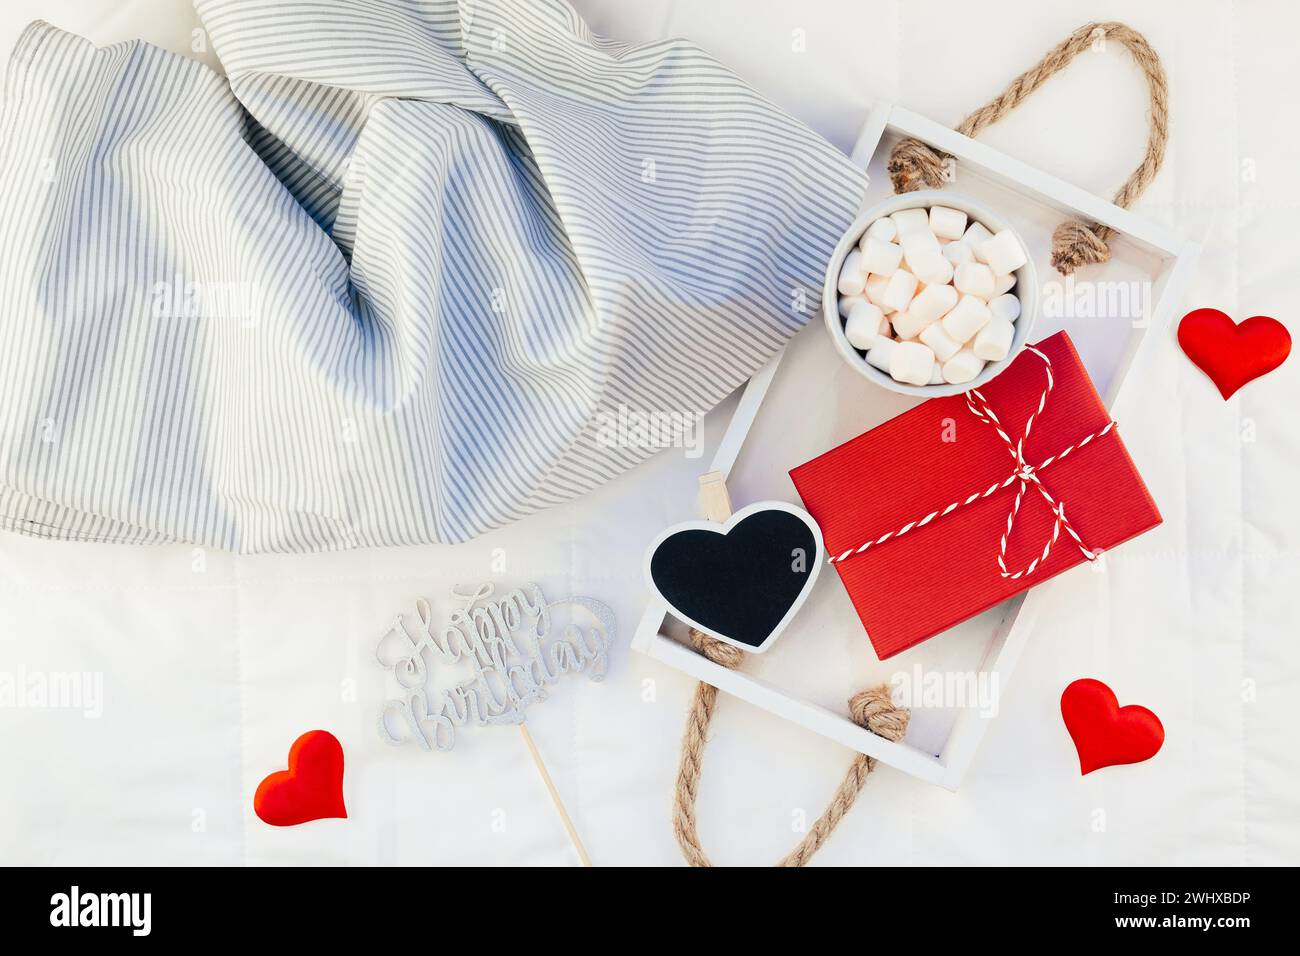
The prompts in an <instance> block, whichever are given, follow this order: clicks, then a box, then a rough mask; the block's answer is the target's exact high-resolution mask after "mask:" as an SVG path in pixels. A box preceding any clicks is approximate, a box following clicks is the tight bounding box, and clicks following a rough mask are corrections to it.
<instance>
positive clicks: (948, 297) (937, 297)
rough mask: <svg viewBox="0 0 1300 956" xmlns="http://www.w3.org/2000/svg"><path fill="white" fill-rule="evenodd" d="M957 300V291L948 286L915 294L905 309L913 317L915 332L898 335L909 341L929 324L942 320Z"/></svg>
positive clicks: (930, 286) (927, 287)
mask: <svg viewBox="0 0 1300 956" xmlns="http://www.w3.org/2000/svg"><path fill="white" fill-rule="evenodd" d="M958 298H959V297H958V295H957V290H956V289H954V288H953V287H952V286H950V285H928V286H926V287H925V288H924V289H922V290H921V291H920V292H918V293H917V294H916V296H915V297H914V298H913V299H912V304H911V305H909V306H908V307H907V311H908V312H910V313H911V314H912V315H913V316H915V321H916V332H911V333H909V334H904V333H902V332H899V333H898V334H899V335H901V336H902V337H903V338H905V339H910V338H911V337H912V336H913V335H916V334H917V333H918V332H920V331H921V329H923V328H925V327H926V326H927V325H929V324H930V323H931V322H937V321H939V319H941V318H943V317H944V316H945V315H946V314H947V313H948V312H949V311H950V310H951V309H952V307H953V306H954V305H956V304H957V299H958ZM894 327H895V328H897V327H898V324H897V323H895V325H894Z"/></svg>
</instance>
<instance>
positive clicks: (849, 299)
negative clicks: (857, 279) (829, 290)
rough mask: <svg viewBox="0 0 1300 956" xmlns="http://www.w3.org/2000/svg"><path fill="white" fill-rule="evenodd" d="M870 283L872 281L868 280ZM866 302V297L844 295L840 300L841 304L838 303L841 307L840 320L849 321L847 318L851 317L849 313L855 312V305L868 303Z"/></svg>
mask: <svg viewBox="0 0 1300 956" xmlns="http://www.w3.org/2000/svg"><path fill="white" fill-rule="evenodd" d="M868 281H870V280H868ZM866 301H867V297H866V296H864V295H842V296H840V300H839V302H838V303H837V305H838V307H839V310H840V318H841V319H847V318H848V317H849V313H850V312H852V311H853V307H854V306H855V305H857V304H858V303H859V302H866Z"/></svg>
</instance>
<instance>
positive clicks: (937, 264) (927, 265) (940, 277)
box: [908, 252, 952, 286]
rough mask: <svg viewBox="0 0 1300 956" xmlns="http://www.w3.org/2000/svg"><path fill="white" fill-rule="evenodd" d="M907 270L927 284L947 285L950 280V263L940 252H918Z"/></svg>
mask: <svg viewBox="0 0 1300 956" xmlns="http://www.w3.org/2000/svg"><path fill="white" fill-rule="evenodd" d="M908 271H909V272H911V273H912V275H914V276H916V277H917V278H918V279H919V280H921V281H922V282H923V283H925V284H926V285H927V286H931V285H947V284H948V283H949V282H951V281H952V263H951V262H949V261H948V260H947V259H945V258H944V257H943V256H942V255H941V254H936V253H921V252H918V253H917V254H916V255H915V256H914V257H913V258H912V260H911V264H910V265H909V266H908Z"/></svg>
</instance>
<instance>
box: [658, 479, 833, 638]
mask: <svg viewBox="0 0 1300 956" xmlns="http://www.w3.org/2000/svg"><path fill="white" fill-rule="evenodd" d="M821 552H822V549H821V535H820V533H819V532H818V530H817V526H816V524H814V523H813V520H812V518H811V517H810V516H809V515H808V514H807V513H806V512H802V511H800V510H799V509H795V508H793V507H791V506H789V505H784V504H778V503H768V502H761V503H760V504H759V505H751V506H750V507H748V508H745V509H742V510H741V511H740V512H738V513H737V514H736V515H735V516H734V517H733V518H732V519H731V521H729V522H728V523H727V524H726V525H721V524H715V523H712V522H689V523H687V524H685V525H678V526H676V527H675V528H670V529H669V530H668V531H667V532H665V534H664V536H662V537H661V538H660V540H659V542H658V544H657V545H656V546H655V547H654V550H653V552H652V553H651V555H650V560H649V565H648V575H649V578H650V583H651V585H652V586H653V587H654V588H655V590H657V591H658V592H659V594H660V596H661V597H662V598H663V599H664V600H665V601H666V602H667V603H668V605H669V606H670V609H671V610H672V611H673V612H674V613H675V614H676V616H678V617H680V618H681V619H682V620H683V621H685V622H686V623H689V624H694V625H698V626H700V627H701V629H703V630H705V631H707V632H709V633H710V634H713V635H714V636H716V637H720V638H722V639H724V640H728V641H730V642H731V643H734V644H736V645H738V646H741V647H744V648H747V649H751V650H758V649H761V648H762V647H763V646H764V645H765V643H766V642H767V641H768V640H769V639H770V638H774V637H775V636H776V635H777V634H778V633H779V632H780V630H781V628H782V627H783V625H784V624H785V622H786V621H787V619H788V617H789V616H791V613H792V611H793V610H794V609H796V608H797V606H798V604H799V603H800V602H801V601H802V599H803V597H804V595H805V594H806V593H807V591H808V589H809V588H810V587H811V585H812V581H813V580H814V579H815V577H816V574H817V570H818V568H819V567H820V565H821V562H822V553H821Z"/></svg>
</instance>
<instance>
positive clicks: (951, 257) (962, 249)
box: [943, 239, 975, 265]
mask: <svg viewBox="0 0 1300 956" xmlns="http://www.w3.org/2000/svg"><path fill="white" fill-rule="evenodd" d="M943 257H944V258H945V259H947V260H948V261H949V262H951V263H952V264H953V265H957V264H959V263H962V262H974V261H975V250H974V249H972V248H971V247H970V243H969V242H962V241H961V240H960V239H959V240H957V241H956V242H950V243H948V244H947V245H946V246H944V247H943Z"/></svg>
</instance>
